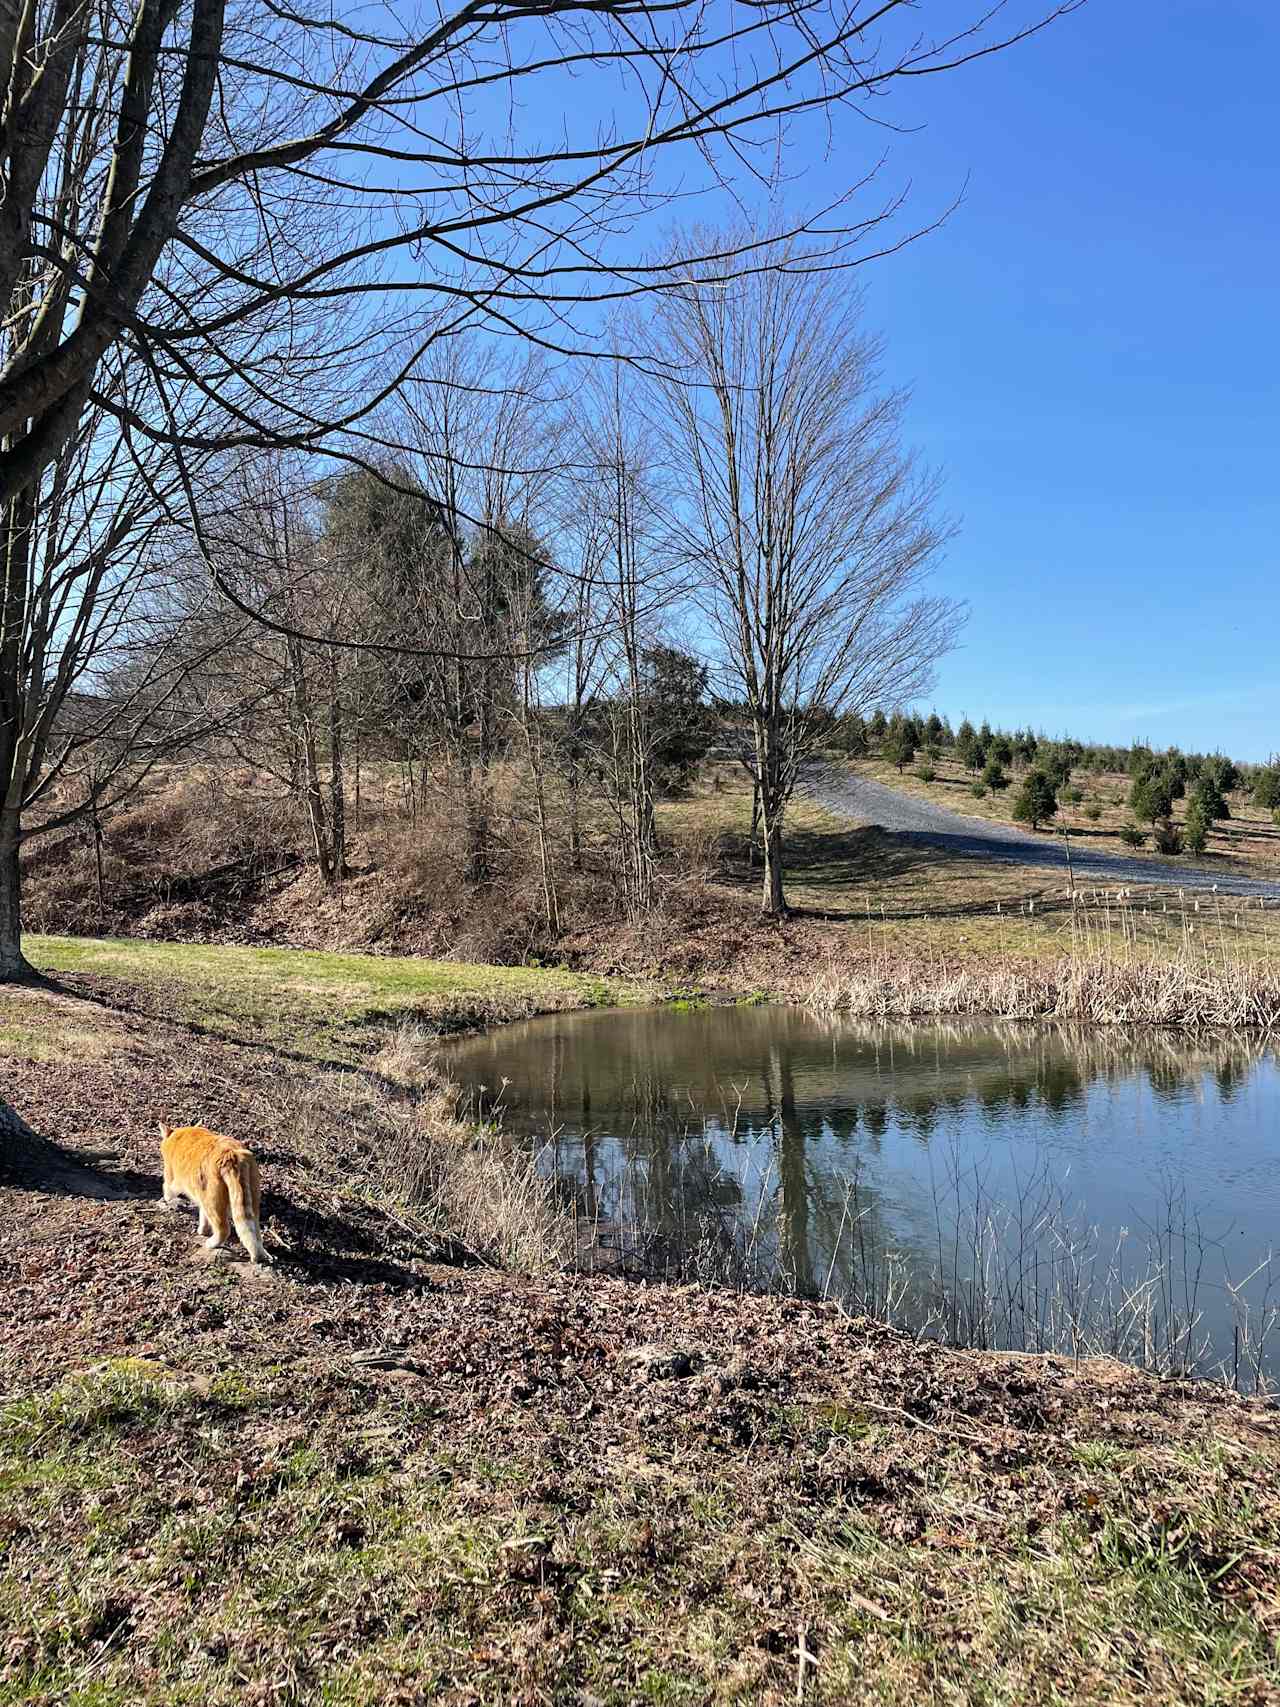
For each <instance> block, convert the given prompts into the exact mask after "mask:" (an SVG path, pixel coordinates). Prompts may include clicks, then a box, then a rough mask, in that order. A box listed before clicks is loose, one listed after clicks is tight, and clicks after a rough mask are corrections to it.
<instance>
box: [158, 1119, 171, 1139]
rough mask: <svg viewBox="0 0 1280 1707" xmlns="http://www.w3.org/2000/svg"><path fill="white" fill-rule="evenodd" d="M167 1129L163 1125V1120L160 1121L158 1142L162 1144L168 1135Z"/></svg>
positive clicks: (168, 1129)
mask: <svg viewBox="0 0 1280 1707" xmlns="http://www.w3.org/2000/svg"><path fill="white" fill-rule="evenodd" d="M169 1131H170V1128H169V1127H167V1126H166V1125H165V1123H164V1121H163V1120H162V1121H161V1122H160V1142H161V1143H162V1144H163V1143H164V1141H165V1139H166V1138H167V1137H168V1136H169Z"/></svg>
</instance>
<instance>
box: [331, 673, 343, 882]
mask: <svg viewBox="0 0 1280 1707" xmlns="http://www.w3.org/2000/svg"><path fill="white" fill-rule="evenodd" d="M332 690H333V691H332V697H331V699H330V700H329V824H330V830H331V845H332V849H333V875H334V879H335V881H337V882H341V881H342V879H343V878H344V877H345V876H346V875H347V779H346V775H345V772H344V770H343V752H342V702H341V700H340V699H339V697H338V671H337V666H336V664H335V665H334V667H333V676H332Z"/></svg>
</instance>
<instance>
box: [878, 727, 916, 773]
mask: <svg viewBox="0 0 1280 1707" xmlns="http://www.w3.org/2000/svg"><path fill="white" fill-rule="evenodd" d="M880 751H881V753H882V755H883V756H884V757H885V758H886V759H887V760H888V761H889V763H890V764H891V765H896V766H897V767H898V771H899V773H901V772H902V771H903V770H905V769H906V767H907V766H908V765H909V764H910V763H911V761H912V759H914V758H915V756H916V744H915V739H914V737H913V736H912V733H911V729H910V726H909V725H908V724H907V723H906V722H901V723H899V724H898V725H897V727H896V728H893V729H890V730H889V733H888V734H887V735H886V736H885V738H884V742H883V744H882V745H881V748H880Z"/></svg>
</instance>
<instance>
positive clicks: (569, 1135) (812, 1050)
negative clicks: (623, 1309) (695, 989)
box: [442, 1007, 1280, 1385]
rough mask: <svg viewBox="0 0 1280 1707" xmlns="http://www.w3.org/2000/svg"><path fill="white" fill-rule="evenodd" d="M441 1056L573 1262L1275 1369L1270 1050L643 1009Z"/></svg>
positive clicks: (1026, 1341)
mask: <svg viewBox="0 0 1280 1707" xmlns="http://www.w3.org/2000/svg"><path fill="white" fill-rule="evenodd" d="M442 1061H443V1064H444V1065H445V1067H446V1068H447V1070H448V1071H449V1072H450V1073H451V1074H452V1075H453V1077H454V1078H456V1079H457V1080H458V1081H459V1082H460V1083H461V1084H462V1085H463V1086H464V1087H465V1089H466V1091H467V1093H468V1095H469V1096H470V1098H471V1099H472V1101H473V1104H474V1106H475V1108H476V1110H477V1112H479V1113H480V1114H482V1115H483V1116H485V1117H493V1118H500V1119H501V1121H502V1122H503V1124H504V1125H505V1126H506V1128H507V1129H508V1130H509V1131H512V1132H513V1133H516V1134H518V1135H521V1136H523V1137H525V1138H526V1139H527V1140H528V1141H529V1142H530V1143H532V1144H536V1145H537V1146H538V1148H539V1154H540V1157H541V1161H542V1165H543V1166H544V1167H545V1168H547V1169H548V1170H549V1171H551V1172H553V1173H554V1174H555V1176H556V1177H557V1178H558V1179H559V1181H560V1182H561V1184H562V1186H563V1189H564V1191H565V1194H566V1196H567V1198H568V1199H569V1200H570V1201H571V1202H573V1203H574V1204H575V1205H576V1207H577V1210H578V1213H579V1216H580V1218H581V1221H582V1224H583V1226H584V1229H586V1232H587V1235H588V1236H586V1237H585V1238H584V1260H586V1261H588V1262H590V1263H594V1264H601V1263H604V1264H607V1265H609V1266H614V1267H621V1268H624V1269H632V1270H638V1271H642V1272H645V1273H661V1274H664V1275H669V1276H679V1277H683V1278H704V1279H709V1280H716V1281H724V1282H729V1283H732V1284H741V1285H747V1286H752V1287H760V1288H780V1289H785V1290H788V1291H793V1292H796V1293H800V1294H803V1295H808V1296H832V1297H836V1298H839V1299H840V1300H841V1301H843V1302H844V1303H845V1304H846V1305H847V1306H848V1307H850V1308H852V1309H856V1310H862V1311H868V1312H870V1313H874V1314H876V1315H880V1316H886V1317H888V1318H890V1319H892V1320H895V1321H898V1322H900V1323H902V1325H904V1326H906V1327H909V1328H911V1329H913V1330H915V1331H920V1332H928V1333H931V1334H935V1335H938V1336H940V1337H943V1338H945V1339H947V1340H949V1341H951V1342H953V1343H960V1344H976V1345H982V1346H993V1347H1003V1348H1006V1349H1017V1350H1054V1351H1059V1352H1066V1353H1075V1354H1084V1353H1093V1352H1110V1353H1113V1354H1115V1355H1120V1356H1125V1357H1128V1358H1132V1359H1134V1360H1135V1361H1139V1362H1142V1363H1145V1364H1148V1365H1150V1366H1152V1367H1157V1368H1161V1369H1170V1370H1172V1369H1181V1370H1198V1371H1199V1370H1208V1369H1210V1368H1213V1369H1221V1368H1224V1367H1225V1368H1227V1370H1228V1372H1229V1373H1230V1374H1231V1375H1232V1376H1234V1378H1236V1379H1237V1380H1239V1381H1240V1382H1241V1384H1244V1385H1256V1384H1258V1383H1259V1382H1261V1381H1262V1380H1263V1379H1264V1377H1265V1376H1266V1375H1268V1373H1270V1372H1272V1371H1273V1370H1274V1369H1275V1367H1276V1362H1277V1360H1276V1350H1277V1348H1278V1347H1280V1271H1278V1270H1277V1269H1276V1268H1275V1266H1274V1265H1272V1264H1271V1263H1270V1261H1269V1259H1270V1255H1271V1240H1272V1237H1273V1231H1274V1228H1275V1227H1276V1226H1278V1225H1280V1170H1278V1169H1277V1168H1276V1165H1275V1164H1276V1161H1277V1159H1278V1157H1277V1143H1276V1131H1277V1115H1280V1074H1278V1073H1277V1065H1276V1061H1275V1059H1274V1057H1273V1055H1272V1054H1271V1053H1270V1051H1269V1050H1268V1049H1267V1047H1266V1046H1265V1045H1264V1044H1262V1043H1261V1042H1257V1041H1250V1040H1240V1039H1231V1040H1228V1041H1215V1042H1210V1043H1205V1042H1201V1043H1198V1044H1197V1043H1189V1042H1188V1041H1187V1040H1186V1039H1184V1038H1174V1037H1171V1036H1169V1035H1167V1034H1160V1033H1150V1034H1138V1035H1134V1034H1128V1035H1121V1034H1118V1033H1110V1032H1096V1031H1095V1032H1088V1031H1084V1030H1077V1029H1073V1028H1065V1027H1030V1026H1026V1025H1018V1024H1012V1023H1009V1024H993V1023H972V1022H967V1021H949V1022H937V1023H931V1024H928V1025H919V1026H912V1025H902V1024H890V1023H876V1022H867V1021H856V1020H849V1019H844V1018H838V1019H830V1018H826V1017H820V1016H817V1015H815V1014H811V1013H809V1012H807V1011H806V1010H803V1009H796V1008H772V1007H742V1008H712V1009H706V1010H702V1011H696V1012H692V1013H689V1012H675V1011H673V1010H671V1009H642V1010H637V1011H628V1012H607V1011H589V1012H586V1013H576V1014H561V1015H552V1016H547V1017H544V1018H542V1019H538V1020H532V1021H528V1022H526V1023H524V1024H520V1025H513V1026H507V1027H504V1028H502V1029H501V1030H499V1031H496V1032H493V1033H490V1034H488V1035H486V1036H482V1037H475V1038H468V1039H464V1040H461V1041H459V1042H455V1043H451V1044H448V1045H446V1046H444V1048H443V1049H442Z"/></svg>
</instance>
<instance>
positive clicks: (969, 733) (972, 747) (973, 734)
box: [956, 717, 983, 771]
mask: <svg viewBox="0 0 1280 1707" xmlns="http://www.w3.org/2000/svg"><path fill="white" fill-rule="evenodd" d="M956 757H957V758H958V759H959V761H960V763H961V764H962V765H963V766H964V768H965V769H966V770H969V771H976V770H980V769H981V767H982V759H983V752H982V746H981V743H980V742H979V740H978V732H977V730H976V729H975V728H974V726H973V724H972V723H970V721H969V719H968V718H967V717H966V718H965V720H964V722H963V723H962V724H961V725H960V727H959V728H958V729H957V730H956Z"/></svg>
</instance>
